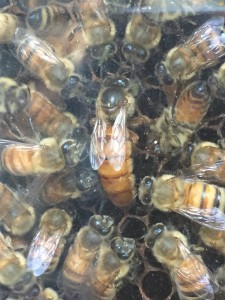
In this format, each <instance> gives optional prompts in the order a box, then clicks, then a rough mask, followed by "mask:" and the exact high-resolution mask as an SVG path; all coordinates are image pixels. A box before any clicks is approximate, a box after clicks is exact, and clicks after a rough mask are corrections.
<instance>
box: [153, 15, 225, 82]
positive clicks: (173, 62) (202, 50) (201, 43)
mask: <svg viewBox="0 0 225 300" xmlns="http://www.w3.org/2000/svg"><path fill="white" fill-rule="evenodd" d="M223 26H224V17H222V16H217V17H214V18H212V19H210V20H209V21H207V22H205V23H204V24H203V25H201V26H200V27H199V28H198V29H197V30H195V31H194V32H193V33H192V35H191V36H190V37H189V38H188V39H187V41H186V42H185V43H184V44H181V45H179V46H176V47H174V48H172V49H171V50H170V51H169V52H168V53H167V55H166V57H165V60H164V61H163V62H162V63H161V64H157V65H156V69H157V71H158V72H157V73H158V76H159V78H160V80H161V81H164V80H166V79H167V78H168V77H171V79H173V80H174V81H177V80H181V81H184V80H188V79H190V78H192V77H193V76H194V75H196V73H197V72H198V71H200V70H202V69H206V68H208V67H210V66H212V65H215V64H216V63H217V62H218V60H219V59H220V57H222V56H224V55H225V38H224V37H225V35H224V33H222V32H223Z"/></svg>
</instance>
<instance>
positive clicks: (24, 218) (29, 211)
mask: <svg viewBox="0 0 225 300" xmlns="http://www.w3.org/2000/svg"><path fill="white" fill-rule="evenodd" d="M0 195H1V196H0V219H1V221H2V222H3V226H4V228H5V229H6V230H7V231H9V232H11V234H13V235H17V236H22V235H24V234H26V233H27V232H29V231H30V230H31V228H32V227H33V226H34V222H35V212H34V208H33V207H32V206H30V205H28V204H27V203H25V202H24V201H21V199H19V194H17V193H16V192H14V191H12V190H11V189H10V188H9V187H8V186H7V185H6V184H3V183H1V182H0Z"/></svg>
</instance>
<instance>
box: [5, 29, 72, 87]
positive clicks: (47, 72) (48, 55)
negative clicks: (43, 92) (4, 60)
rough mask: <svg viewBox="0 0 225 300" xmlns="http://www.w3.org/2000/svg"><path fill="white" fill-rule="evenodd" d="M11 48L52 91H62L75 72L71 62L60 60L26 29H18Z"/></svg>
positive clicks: (46, 45) (26, 66)
mask: <svg viewBox="0 0 225 300" xmlns="http://www.w3.org/2000/svg"><path fill="white" fill-rule="evenodd" d="M9 48H10V50H11V52H12V53H13V54H14V55H15V57H16V58H17V59H18V60H19V61H20V62H21V63H22V65H23V66H24V67H25V68H27V69H28V71H30V72H31V73H32V74H34V75H35V76H37V77H39V78H40V79H42V80H43V81H44V83H45V85H46V86H47V87H48V88H49V89H50V90H60V89H61V88H62V86H63V85H64V84H65V82H66V80H67V78H68V76H69V75H70V73H71V71H72V70H73V65H72V63H71V62H69V60H65V59H64V60H63V61H62V60H60V59H59V58H57V57H56V56H55V54H54V53H53V50H52V48H51V47H50V46H49V45H48V44H47V43H45V42H43V41H42V40H41V39H39V38H38V37H36V36H34V35H33V34H31V33H30V32H29V31H27V30H26V29H24V28H17V29H16V31H15V35H14V37H13V39H12V41H11V42H10V43H9Z"/></svg>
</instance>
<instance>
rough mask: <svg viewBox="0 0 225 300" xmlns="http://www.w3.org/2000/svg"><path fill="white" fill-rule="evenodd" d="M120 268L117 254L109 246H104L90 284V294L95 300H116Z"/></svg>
mask: <svg viewBox="0 0 225 300" xmlns="http://www.w3.org/2000/svg"><path fill="white" fill-rule="evenodd" d="M120 267H121V263H120V259H119V258H118V256H117V255H116V253H115V252H114V251H113V250H112V249H111V248H110V247H109V246H108V245H106V244H102V245H101V247H100V249H99V254H98V258H97V261H96V264H95V265H94V267H93V270H92V272H91V276H90V282H89V284H88V285H89V288H90V294H91V295H92V296H94V298H93V299H107V300H112V299H113V298H114V296H115V294H116V287H115V281H116V278H117V275H118V274H119V272H120ZM89 297H90V296H89ZM91 299H92V298H91Z"/></svg>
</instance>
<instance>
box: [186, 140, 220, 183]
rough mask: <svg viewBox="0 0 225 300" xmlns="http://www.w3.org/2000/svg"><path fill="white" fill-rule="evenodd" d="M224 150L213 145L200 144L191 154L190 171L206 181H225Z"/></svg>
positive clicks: (207, 143)
mask: <svg viewBox="0 0 225 300" xmlns="http://www.w3.org/2000/svg"><path fill="white" fill-rule="evenodd" d="M224 166H225V150H224V149H221V148H219V146H218V145H217V144H215V143H211V142H201V143H199V144H197V145H195V147H194V150H193V152H192V154H191V170H192V171H193V172H194V173H195V174H196V175H197V176H201V177H203V178H206V179H214V180H216V181H218V182H219V183H220V182H221V183H223V182H224V181H225V168H224Z"/></svg>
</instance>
